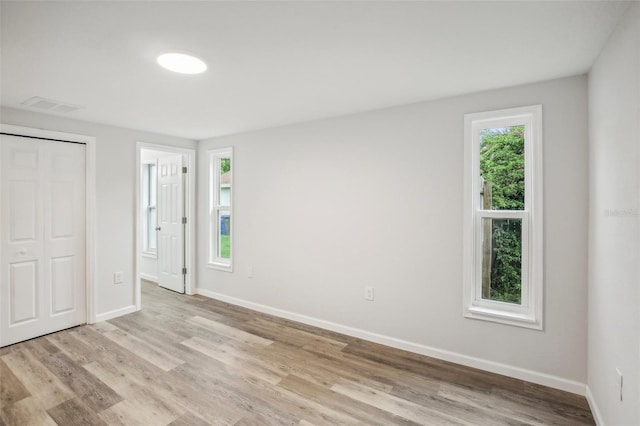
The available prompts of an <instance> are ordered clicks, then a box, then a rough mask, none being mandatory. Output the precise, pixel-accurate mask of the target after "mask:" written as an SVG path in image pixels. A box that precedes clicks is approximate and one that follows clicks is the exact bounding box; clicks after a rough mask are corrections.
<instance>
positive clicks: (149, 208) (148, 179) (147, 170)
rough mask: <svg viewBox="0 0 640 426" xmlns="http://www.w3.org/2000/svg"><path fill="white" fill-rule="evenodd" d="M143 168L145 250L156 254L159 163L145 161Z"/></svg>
mask: <svg viewBox="0 0 640 426" xmlns="http://www.w3.org/2000/svg"><path fill="white" fill-rule="evenodd" d="M142 167H143V169H142V203H143V222H144V235H143V251H144V252H145V253H148V254H153V255H155V254H156V252H157V241H156V236H157V235H156V227H157V220H158V217H157V211H158V210H157V207H156V200H157V182H158V180H157V165H156V164H155V163H145V164H143V166H142Z"/></svg>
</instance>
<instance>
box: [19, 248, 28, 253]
mask: <svg viewBox="0 0 640 426" xmlns="http://www.w3.org/2000/svg"><path fill="white" fill-rule="evenodd" d="M18 253H19V254H27V249H20V251H19V252H18Z"/></svg>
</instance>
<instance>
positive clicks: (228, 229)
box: [209, 148, 233, 271]
mask: <svg viewBox="0 0 640 426" xmlns="http://www.w3.org/2000/svg"><path fill="white" fill-rule="evenodd" d="M209 158H210V162H209V163H210V164H209V168H210V185H211V191H210V211H209V214H210V231H211V233H210V244H209V265H210V266H212V267H214V268H218V269H223V270H227V271H231V260H232V252H233V232H232V221H231V218H232V212H233V192H232V186H233V170H232V163H233V155H232V149H231V148H223V149H217V150H212V151H210V157H209Z"/></svg>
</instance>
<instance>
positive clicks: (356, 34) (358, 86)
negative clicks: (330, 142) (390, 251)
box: [0, 1, 629, 140]
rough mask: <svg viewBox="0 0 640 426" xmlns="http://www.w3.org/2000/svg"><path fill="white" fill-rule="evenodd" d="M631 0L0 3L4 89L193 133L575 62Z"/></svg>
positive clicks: (529, 78) (515, 79)
mask: <svg viewBox="0 0 640 426" xmlns="http://www.w3.org/2000/svg"><path fill="white" fill-rule="evenodd" d="M628 5H629V4H628V3H624V2H615V1H569V2H556V1H535V2H526V1H509V2H506V1H498V2H485V1H469V2H462V1H425V2H415V1H414V2H400V1H371V2H337V1H325V2H320V1H318V2H313V1H297V2H280V1H278V2H276V1H273V2H272V1H258V2H243V1H233V2H187V1H145V2H126V1H111V2H98V1H90V2H66V1H65V2H57V1H45V2H10V1H2V3H1V8H2V9H1V24H2V28H1V55H2V64H1V77H0V100H1V103H2V105H3V106H8V107H13V108H23V109H31V110H36V111H41V110H38V109H33V107H28V106H25V105H22V102H24V101H25V100H27V99H28V98H31V97H33V96H39V97H43V98H48V99H53V100H56V101H61V102H65V103H70V104H75V105H80V106H82V107H83V108H82V109H80V110H77V111H74V112H69V113H66V114H65V113H53V114H56V115H62V116H65V117H69V118H76V119H80V120H87V121H94V122H99V123H104V124H110V125H117V126H122V127H129V128H133V129H139V130H146V131H152V132H157V133H163V134H168V135H175V136H181V137H185V138H189V139H196V140H198V139H204V138H209V137H214V136H219V135H224V134H230V133H237V132H243V131H248V130H254V129H259V128H265V127H273V126H279V125H284V124H289V123H294V122H300V121H306V120H313V119H318V118H324V117H330V116H337V115H343V114H349V113H355V112H360V111H365V110H372V109H378V108H384V107H389V106H393V105H400V104H407V103H412V102H418V101H423V100H429V99H436V98H442V97H448V96H455V95H460V94H464V93H469V92H477V91H482V90H488V89H494V88H500V87H507V86H513V85H518V84H524V83H530V82H535V81H541V80H547V79H553V78H557V77H564V76H570V75H577V74H581V73H585V72H587V71H588V70H589V68H590V66H591V65H592V64H593V62H594V60H595V59H596V57H597V55H598V53H599V52H600V50H601V48H602V46H603V45H604V43H605V41H606V40H607V38H608V36H609V34H610V33H611V32H612V31H613V28H614V27H615V25H616V23H617V22H618V20H619V19H620V17H621V16H622V14H623V13H624V11H625V10H626V8H627V7H628ZM171 50H181V51H188V52H191V53H193V54H195V55H197V56H199V57H201V58H202V59H204V60H205V61H206V62H207V63H208V65H209V70H208V71H207V72H206V73H204V74H200V75H191V76H188V75H179V74H174V73H171V72H169V71H166V70H164V69H162V68H160V67H159V66H157V65H156V63H155V58H156V57H157V56H158V55H159V54H160V53H163V52H166V51H171Z"/></svg>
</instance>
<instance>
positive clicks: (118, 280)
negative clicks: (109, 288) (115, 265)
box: [113, 272, 122, 284]
mask: <svg viewBox="0 0 640 426" xmlns="http://www.w3.org/2000/svg"><path fill="white" fill-rule="evenodd" d="M113 283H114V284H122V272H114V273H113Z"/></svg>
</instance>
